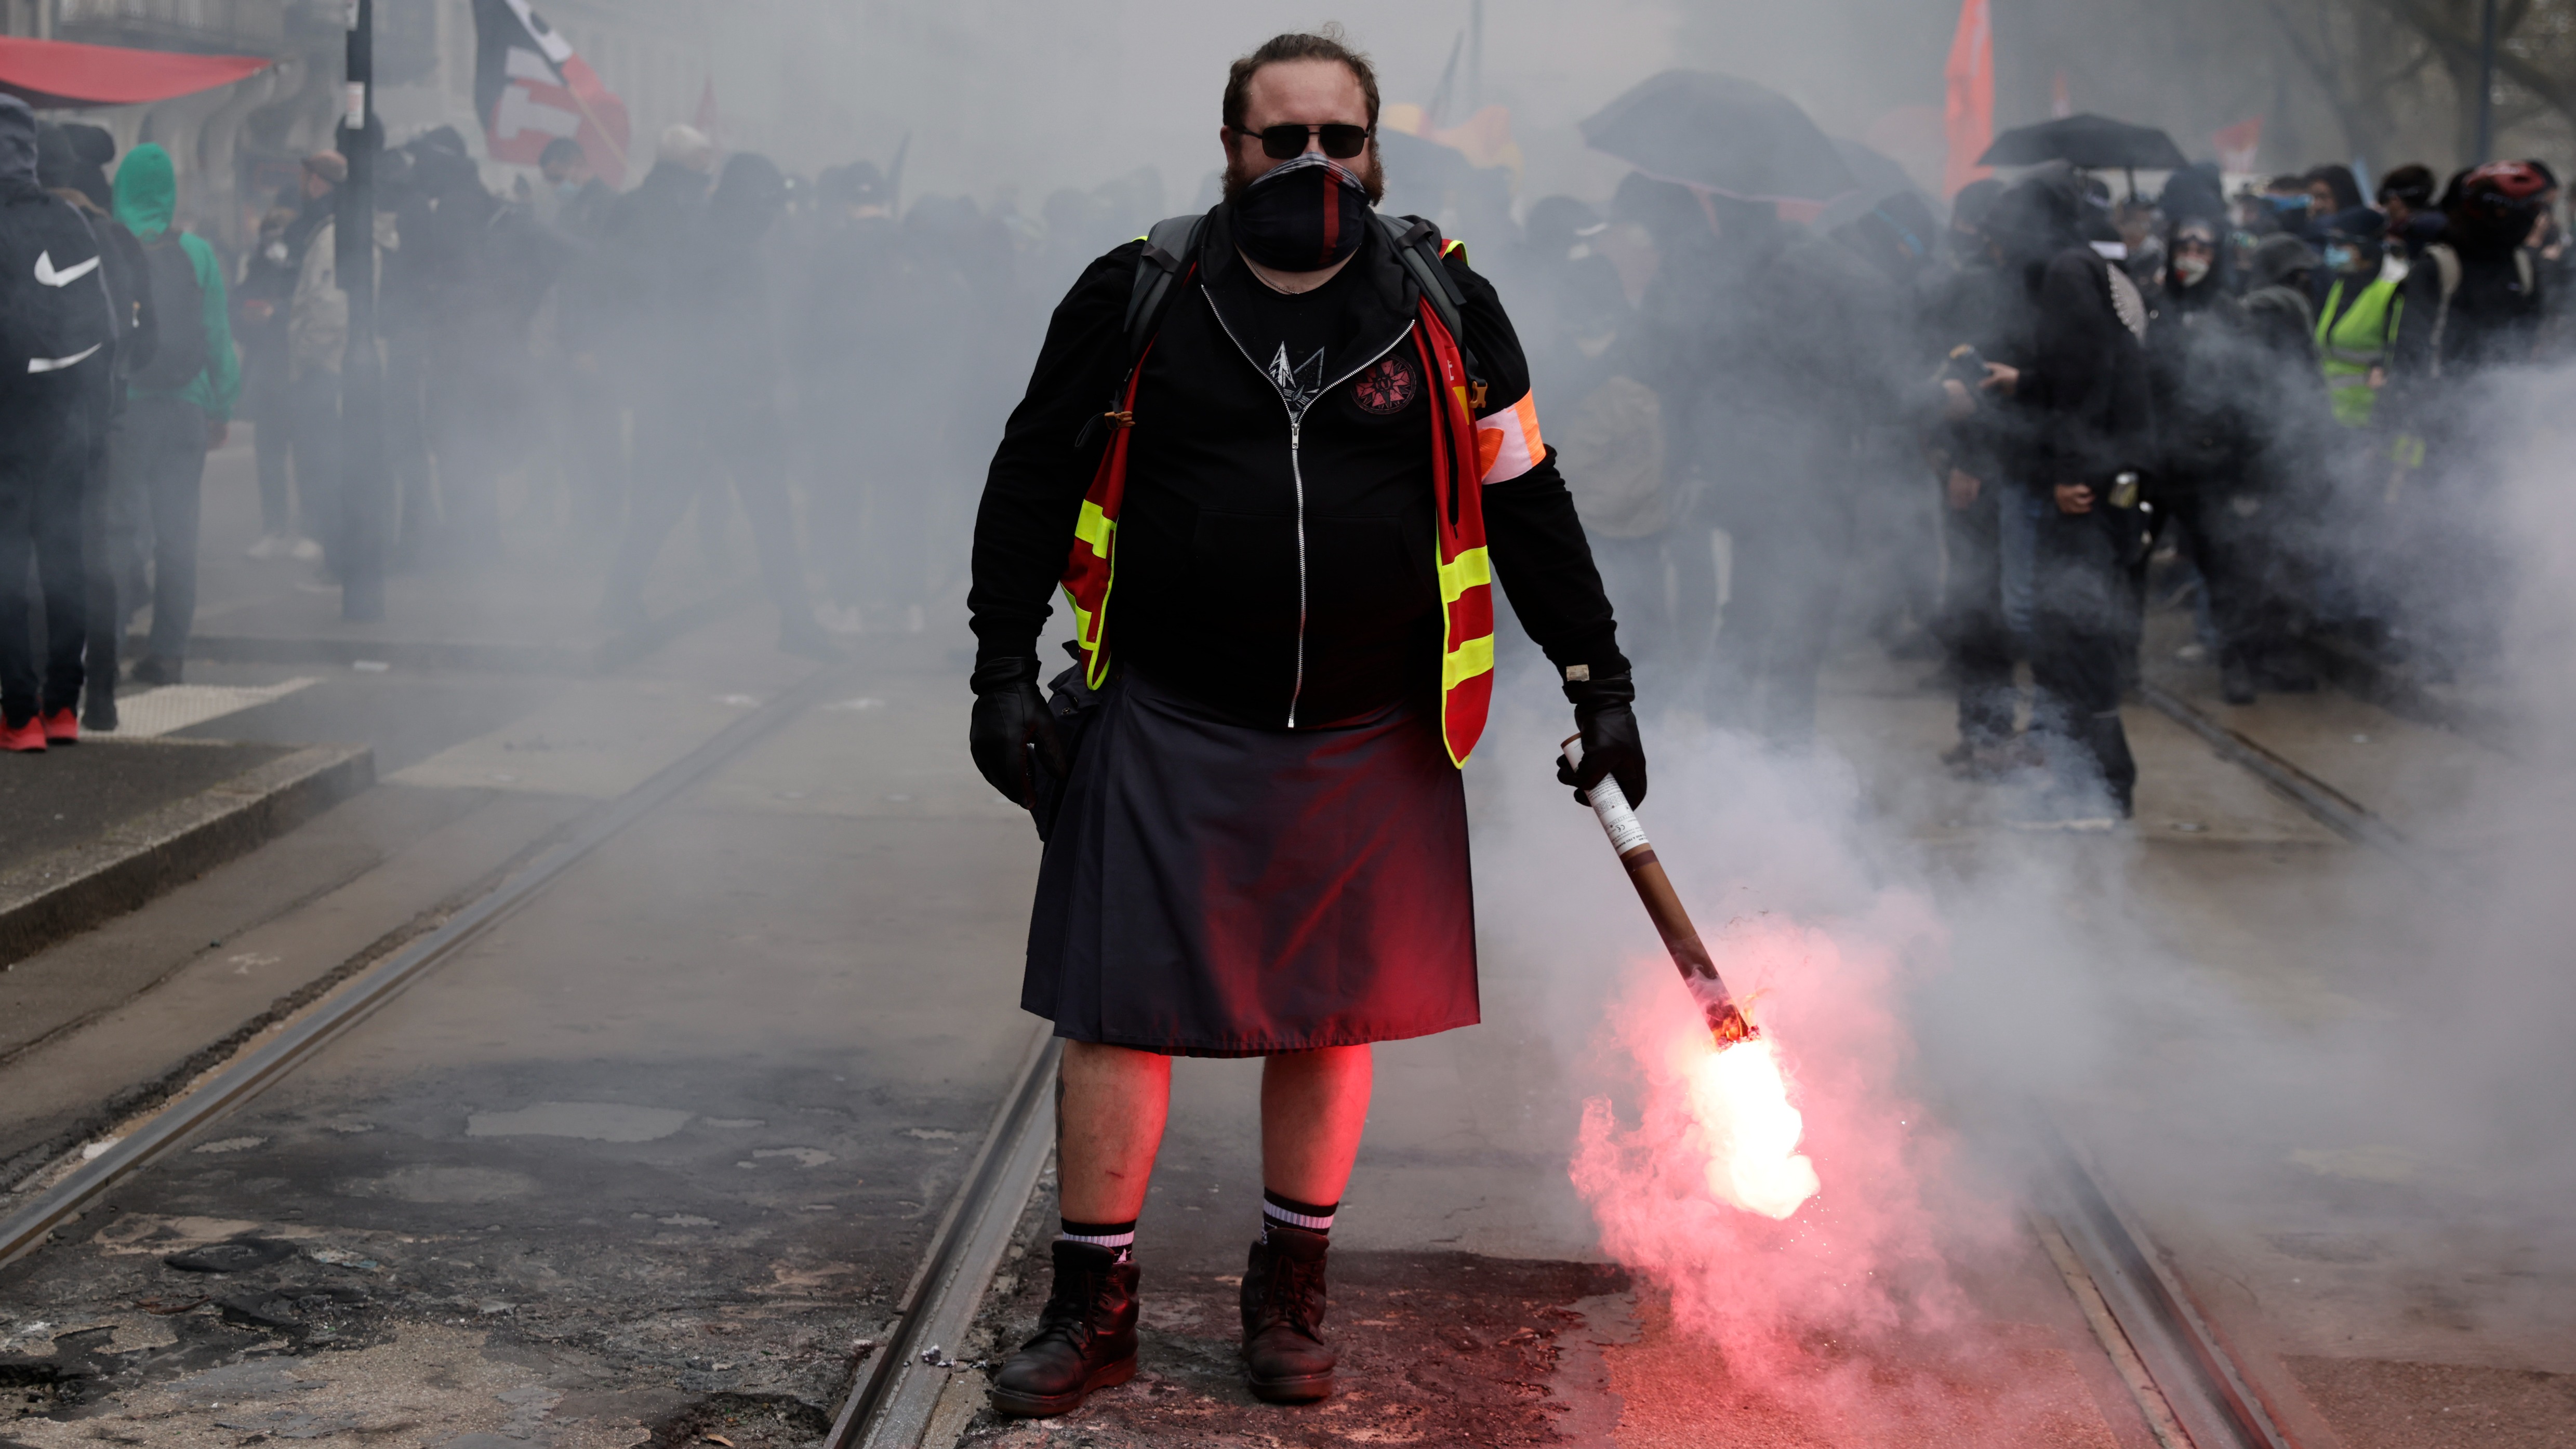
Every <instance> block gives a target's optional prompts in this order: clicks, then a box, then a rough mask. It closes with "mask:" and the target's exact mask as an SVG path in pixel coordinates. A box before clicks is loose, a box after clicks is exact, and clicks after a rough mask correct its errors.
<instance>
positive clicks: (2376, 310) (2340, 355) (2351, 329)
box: [2317, 276, 2406, 428]
mask: <svg viewBox="0 0 2576 1449" xmlns="http://www.w3.org/2000/svg"><path fill="white" fill-rule="evenodd" d="M2397 287H2398V282H2397V280H2396V279H2394V278H2390V277H2384V276H2383V277H2380V278H2377V279H2375V280H2373V281H2369V282H2365V283H2363V284H2362V285H2361V287H2360V288H2359V289H2358V290H2357V291H2351V289H2352V281H2351V279H2350V278H2346V277H2338V278H2336V279H2335V284H2334V289H2333V290H2332V291H2329V292H2327V293H2326V304H2325V306H2324V307H2323V308H2321V309H2320V310H2319V311H2318V313H2317V353H2318V356H2319V357H2320V358H2321V359H2322V365H2323V366H2324V368H2325V374H2326V391H2327V394H2328V395H2329V396H2330V397H2332V398H2333V399H2334V415H2335V421H2336V422H2338V423H2341V424H2343V425H2344V426H2345V427H2347V428H2366V427H2369V426H2370V417H2371V410H2372V408H2373V407H2374V406H2375V405H2376V404H2377V403H2378V401H2379V394H2378V393H2377V392H2375V391H2373V390H2372V389H2371V386H2370V370H2371V369H2372V368H2374V367H2380V368H2384V367H2386V366H2388V359H2389V354H2390V352H2391V351H2392V350H2393V348H2394V347H2395V345H2396V341H2397V322H2398V319H2399V317H2400V316H2402V315H2403V314H2404V312H2405V310H2406V302H2405V299H2404V298H2402V297H2400V296H2398V295H2397ZM2347 291H2351V296H2352V305H2351V306H2349V307H2345V306H2343V300H2344V297H2345V295H2346V293H2347ZM2338 309H2340V310H2338Z"/></svg>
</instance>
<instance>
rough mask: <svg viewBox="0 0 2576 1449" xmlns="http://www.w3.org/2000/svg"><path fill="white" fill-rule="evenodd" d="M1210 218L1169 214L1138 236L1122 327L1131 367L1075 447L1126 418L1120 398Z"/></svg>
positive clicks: (1078, 435) (1084, 423)
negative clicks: (1105, 408) (1103, 427)
mask: <svg viewBox="0 0 2576 1449" xmlns="http://www.w3.org/2000/svg"><path fill="white" fill-rule="evenodd" d="M1206 221H1207V217H1206V216H1205V215H1204V214H1201V215H1197V216H1167V217H1165V218H1163V219H1162V220H1161V221H1158V222H1156V223H1154V224H1153V226H1151V227H1150V228H1148V229H1147V230H1146V232H1145V234H1144V235H1143V236H1141V237H1138V238H1137V240H1138V241H1141V242H1143V243H1144V244H1145V249H1144V250H1143V251H1142V252H1139V253H1138V254H1137V256H1136V277H1135V280H1134V281H1133V282H1131V283H1129V285H1128V289H1127V315H1126V316H1125V317H1124V318H1123V319H1122V320H1121V322H1120V324H1119V330H1120V332H1121V333H1122V334H1124V335H1125V337H1126V339H1127V367H1126V370H1125V371H1123V372H1121V373H1119V374H1118V386H1117V387H1115V388H1113V389H1111V390H1110V395H1109V408H1108V411H1106V412H1100V413H1094V414H1092V415H1091V416H1090V417H1087V418H1085V419H1083V421H1082V431H1080V432H1078V433H1076V434H1074V435H1073V446H1074V450H1075V451H1076V452H1080V451H1082V450H1084V449H1087V448H1089V447H1090V446H1091V444H1092V440H1094V439H1095V438H1098V437H1099V436H1100V430H1101V425H1102V424H1103V423H1105V422H1112V421H1117V422H1118V426H1120V427H1125V426H1127V424H1126V422H1124V421H1118V420H1119V419H1121V418H1123V417H1124V416H1125V410H1124V409H1122V408H1121V407H1120V406H1119V400H1120V399H1121V398H1122V397H1123V396H1125V394H1126V391H1127V381H1128V379H1129V378H1130V377H1132V376H1133V375H1134V374H1135V371H1136V367H1137V364H1139V363H1141V362H1143V361H1144V360H1145V349H1146V348H1148V347H1151V346H1153V345H1154V334H1155V333H1156V332H1158V331H1160V330H1161V329H1162V326H1163V309H1164V308H1165V307H1166V306H1168V305H1170V303H1171V300H1172V282H1173V279H1174V278H1177V277H1178V276H1180V274H1181V273H1182V272H1184V271H1186V270H1188V269H1189V264H1190V263H1189V259H1190V253H1192V252H1194V251H1196V250H1197V249H1198V244H1199V227H1200V226H1201V225H1202V224H1203V223H1205V222H1206Z"/></svg>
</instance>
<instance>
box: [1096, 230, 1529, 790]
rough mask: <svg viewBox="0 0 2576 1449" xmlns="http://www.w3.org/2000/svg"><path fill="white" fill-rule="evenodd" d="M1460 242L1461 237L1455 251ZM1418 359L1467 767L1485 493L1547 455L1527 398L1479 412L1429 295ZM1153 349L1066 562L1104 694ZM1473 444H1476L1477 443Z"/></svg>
mask: <svg viewBox="0 0 2576 1449" xmlns="http://www.w3.org/2000/svg"><path fill="white" fill-rule="evenodd" d="M1456 245H1457V243H1455V242H1451V243H1450V246H1452V247H1455V246H1456ZM1418 310H1419V313H1420V321H1419V325H1418V326H1416V328H1415V329H1414V334H1413V345H1414V348H1415V354H1416V355H1417V356H1418V357H1420V358H1421V359H1422V363H1423V373H1424V375H1425V376H1429V377H1437V378H1439V379H1440V388H1439V392H1438V398H1439V406H1438V407H1436V408H1435V409H1434V410H1433V421H1432V426H1431V493H1432V502H1433V505H1434V507H1433V512H1434V518H1435V527H1434V534H1435V538H1436V542H1435V545H1434V546H1435V548H1436V549H1437V558H1436V562H1437V564H1438V565H1439V579H1440V606H1441V614H1442V617H1443V623H1444V625H1445V627H1444V629H1443V630H1442V639H1441V647H1440V735H1441V740H1442V742H1443V743H1444V744H1445V745H1447V747H1448V750H1449V761H1450V763H1451V764H1453V765H1459V766H1464V765H1465V764H1466V763H1467V757H1468V755H1470V754H1472V753H1474V751H1475V748H1476V741H1477V739H1478V738H1479V737H1480V736H1482V735H1483V734H1484V732H1485V715H1486V712H1487V710H1488V709H1489V708H1490V706H1491V705H1492V702H1493V696H1494V571H1493V566H1492V564H1491V562H1490V561H1489V559H1488V558H1487V555H1486V553H1485V505H1484V494H1483V488H1484V486H1485V485H1487V484H1492V483H1500V482H1503V481H1505V480H1507V479H1511V478H1517V477H1519V476H1520V475H1521V474H1523V473H1526V472H1528V471H1529V470H1530V469H1532V468H1535V467H1537V466H1538V465H1539V463H1540V462H1541V461H1543V460H1544V459H1545V458H1546V457H1547V445H1546V444H1545V443H1544V442H1542V441H1541V440H1540V437H1539V431H1538V408H1537V406H1536V405H1535V404H1534V403H1533V402H1532V401H1531V399H1530V397H1529V396H1528V395H1527V394H1523V395H1522V397H1521V398H1520V400H1519V401H1518V402H1515V403H1514V404H1512V405H1511V406H1510V407H1508V408H1503V409H1500V410H1498V411H1496V412H1495V413H1493V414H1492V415H1491V416H1488V417H1485V418H1481V419H1480V418H1478V417H1476V416H1475V412H1474V405H1475V400H1474V399H1472V398H1471V397H1470V396H1469V388H1470V384H1469V381H1468V378H1467V364H1466V360H1465V358H1464V357H1462V356H1461V355H1460V353H1459V350H1458V339H1457V338H1455V337H1453V336H1451V335H1450V333H1449V329H1448V328H1447V327H1446V326H1445V325H1443V324H1442V323H1441V320H1440V317H1439V314H1438V313H1437V311H1436V310H1435V309H1434V308H1433V307H1432V305H1431V303H1430V302H1429V301H1428V300H1427V299H1426V300H1424V301H1422V302H1421V303H1420V304H1419V307H1418ZM1152 352H1153V344H1152V343H1150V342H1148V343H1147V344H1146V346H1145V351H1144V352H1143V353H1140V354H1139V355H1138V357H1137V359H1136V366H1135V367H1134V368H1133V369H1132V370H1131V371H1129V373H1128V374H1127V386H1126V389H1125V391H1124V392H1123V393H1122V394H1121V396H1120V398H1119V403H1118V411H1117V412H1115V413H1113V414H1111V415H1110V421H1111V422H1112V423H1113V424H1115V426H1114V427H1113V429H1112V431H1111V432H1110V435H1109V446H1108V447H1107V448H1106V449H1104V450H1103V451H1102V453H1101V455H1100V466H1099V468H1098V469H1097V470H1096V471H1094V473H1093V474H1092V478H1091V488H1090V490H1089V491H1088V492H1086V493H1085V494H1084V495H1083V499H1082V513H1081V515H1080V517H1079V518H1078V519H1076V521H1075V523H1074V526H1073V548H1072V551H1071V553H1070V554H1069V555H1068V556H1067V558H1066V560H1065V567H1064V580H1063V582H1064V593H1065V597H1066V598H1067V599H1068V600H1070V601H1071V602H1072V604H1073V622H1074V638H1075V642H1076V643H1077V644H1078V645H1079V646H1080V648H1081V651H1082V661H1083V677H1084V679H1085V681H1086V682H1088V683H1089V684H1090V686H1091V687H1092V688H1094V689H1098V688H1100V687H1101V686H1102V685H1104V684H1105V683H1107V682H1108V678H1109V638H1108V626H1109V591H1110V586H1111V585H1112V584H1114V583H1115V582H1116V581H1117V577H1118V509H1119V505H1120V503H1121V502H1122V501H1124V499H1125V497H1126V493H1127V445H1128V434H1129V433H1130V432H1131V431H1133V428H1134V423H1135V415H1136V385H1137V382H1138V380H1139V379H1140V378H1142V377H1143V376H1144V373H1145V357H1146V356H1148V355H1151V353H1152ZM1470 440H1472V441H1470Z"/></svg>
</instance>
